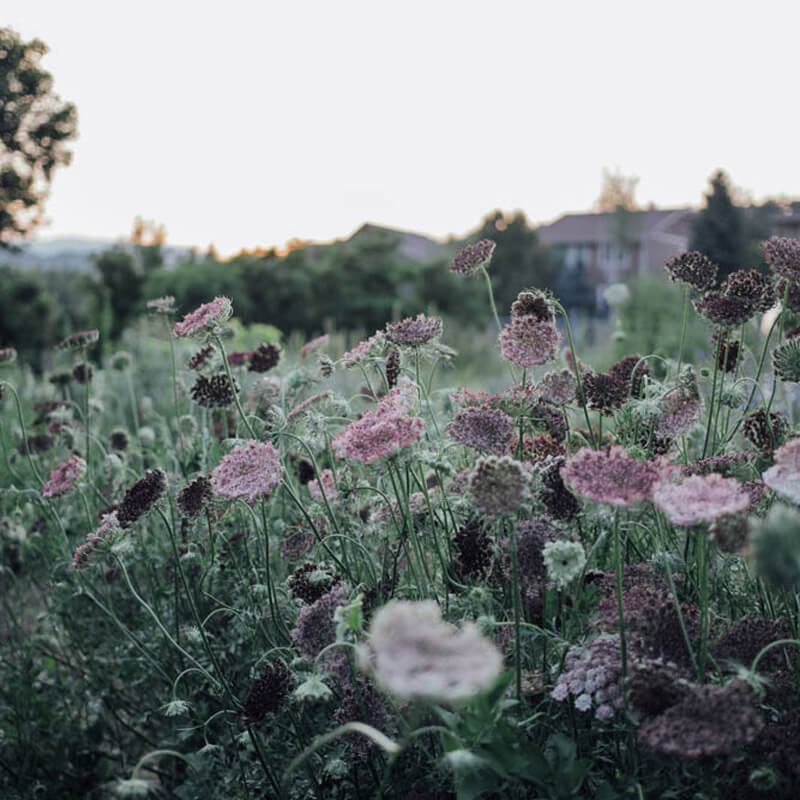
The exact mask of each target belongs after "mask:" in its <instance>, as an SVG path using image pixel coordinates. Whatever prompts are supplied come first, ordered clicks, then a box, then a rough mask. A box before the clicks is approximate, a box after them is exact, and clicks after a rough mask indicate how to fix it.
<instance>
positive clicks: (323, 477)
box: [308, 469, 339, 503]
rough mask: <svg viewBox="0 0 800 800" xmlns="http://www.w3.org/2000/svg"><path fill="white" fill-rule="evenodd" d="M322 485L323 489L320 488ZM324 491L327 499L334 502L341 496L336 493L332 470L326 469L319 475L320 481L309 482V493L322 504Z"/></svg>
mask: <svg viewBox="0 0 800 800" xmlns="http://www.w3.org/2000/svg"><path fill="white" fill-rule="evenodd" d="M320 484H322V488H320ZM323 490H324V491H325V497H327V498H328V500H333V499H334V497H337V496H338V495H339V492H337V491H336V483H335V482H334V479H333V471H332V470H329V469H324V470H322V472H320V474H319V480H313V481H309V482H308V491H309V493H310V494H311V496H312V497H313V498H314V499H315V500H319V502H320V503H322V502H324V500H323V499H322V491H323Z"/></svg>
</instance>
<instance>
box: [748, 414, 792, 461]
mask: <svg viewBox="0 0 800 800" xmlns="http://www.w3.org/2000/svg"><path fill="white" fill-rule="evenodd" d="M788 432H789V420H787V419H786V417H785V416H784V415H783V414H781V413H780V411H770V414H769V418H767V414H766V412H765V411H764V409H763V408H760V409H759V410H758V411H753V412H752V413H751V414H748V415H747V416H746V417H745V419H744V425H742V434H743V435H744V437H745V439H747V440H748V441H749V442H750V443H751V444H752V445H753V447H755V448H756V450H760V451H761V452H762V453H768V452H770V451H771V450H774V449H775V448H776V447H778V446H779V445H782V444H783V442H784V440H785V439H786V435H787V434H788Z"/></svg>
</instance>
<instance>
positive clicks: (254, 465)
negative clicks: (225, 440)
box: [211, 440, 283, 503]
mask: <svg viewBox="0 0 800 800" xmlns="http://www.w3.org/2000/svg"><path fill="white" fill-rule="evenodd" d="M282 472H283V467H282V466H281V461H280V453H278V451H277V450H276V449H275V448H274V447H273V446H272V445H271V444H270V443H269V442H257V441H255V440H250V441H249V442H246V443H245V444H242V445H239V446H238V447H236V448H235V449H234V450H232V451H231V452H230V453H229V454H228V455H227V456H224V457H223V459H222V460H221V461H220V462H219V464H218V465H217V467H216V469H215V470H214V471H213V473H212V474H211V480H212V483H213V486H214V491H215V492H216V493H217V494H220V495H222V496H223V497H230V498H237V497H243V498H244V499H245V500H246V501H247V502H248V503H253V502H255V501H256V500H257V499H258V498H259V497H266V496H267V495H268V494H269V493H270V492H271V491H272V489H273V487H275V486H277V485H278V484H279V483H280V480H281V474H282Z"/></svg>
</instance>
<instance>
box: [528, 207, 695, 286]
mask: <svg viewBox="0 0 800 800" xmlns="http://www.w3.org/2000/svg"><path fill="white" fill-rule="evenodd" d="M692 216H693V212H692V211H690V210H689V209H687V208H675V209H664V210H649V211H630V212H625V215H624V217H620V216H619V215H616V214H565V215H564V216H563V217H560V218H559V219H557V220H556V221H555V222H553V223H551V224H550V225H543V226H541V227H539V228H537V233H538V234H539V239H540V241H541V242H542V243H543V244H546V245H548V246H549V247H551V248H553V250H554V251H555V253H556V254H557V257H558V258H559V259H560V262H561V266H562V269H563V270H564V271H565V272H569V273H571V272H574V273H575V274H580V275H585V276H586V278H587V279H588V281H589V282H590V283H592V284H594V285H595V286H604V285H607V284H609V283H616V282H617V281H622V280H625V279H626V278H629V277H631V276H632V275H636V274H639V273H650V274H655V273H658V272H660V271H661V269H662V268H663V266H664V263H665V262H666V261H668V260H669V259H670V258H672V257H673V256H676V255H678V254H679V253H682V252H684V251H686V250H688V249H689V237H690V235H691V220H692Z"/></svg>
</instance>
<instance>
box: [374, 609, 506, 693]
mask: <svg viewBox="0 0 800 800" xmlns="http://www.w3.org/2000/svg"><path fill="white" fill-rule="evenodd" d="M369 646H370V651H371V655H372V662H373V664H374V670H375V678H376V680H377V682H378V683H379V684H380V685H381V686H382V687H383V688H384V689H386V690H387V691H389V692H391V693H392V694H393V695H395V696H397V697H399V698H402V699H405V700H420V701H429V702H434V703H437V702H459V701H462V700H467V699H469V698H470V697H473V696H474V695H476V694H478V693H479V692H482V691H484V690H486V689H489V688H490V687H491V686H492V685H493V684H494V682H495V681H496V680H497V678H498V677H499V675H500V672H501V671H502V668H503V657H502V655H501V653H500V651H499V650H498V649H497V647H495V645H494V644H493V643H492V642H491V641H489V640H488V639H486V638H485V637H484V636H482V635H481V633H480V632H479V631H478V628H477V627H476V626H475V625H474V624H472V623H469V622H468V623H466V624H465V625H464V626H463V627H462V628H461V629H460V630H459V629H458V628H456V627H455V626H453V625H450V624H449V623H447V622H444V621H443V620H442V616H441V610H440V608H439V606H438V605H437V604H436V603H435V602H433V601H431V600H423V601H420V602H409V601H406V600H392V601H390V602H389V603H387V604H386V605H385V606H383V607H382V608H380V609H378V611H376V612H375V616H374V617H373V618H372V623H371V625H370V644H369Z"/></svg>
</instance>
